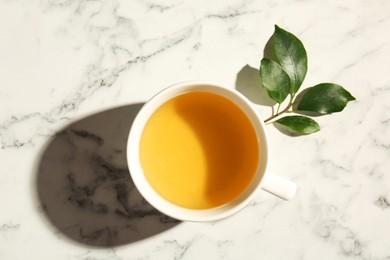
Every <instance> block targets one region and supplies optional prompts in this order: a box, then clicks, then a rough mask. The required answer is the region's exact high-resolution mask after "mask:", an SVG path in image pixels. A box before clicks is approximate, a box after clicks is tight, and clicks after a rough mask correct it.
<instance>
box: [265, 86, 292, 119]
mask: <svg viewBox="0 0 390 260" xmlns="http://www.w3.org/2000/svg"><path fill="white" fill-rule="evenodd" d="M294 96H295V93H293V94H291V95H290V101H289V102H288V105H287V107H286V108H285V109H283V110H282V111H280V112H279V109H280V104H279V105H278V108H277V110H276V114H274V115H272V116H271V117H269V118H267V119H266V120H264V123H266V124H267V123H269V121H271V120H272V119H274V118H276V117H278V116H280V115H281V114H284V113H286V112H290V110H289V109H290V108H291V107H292V105H293V103H294V102H293V99H294ZM271 123H272V122H271Z"/></svg>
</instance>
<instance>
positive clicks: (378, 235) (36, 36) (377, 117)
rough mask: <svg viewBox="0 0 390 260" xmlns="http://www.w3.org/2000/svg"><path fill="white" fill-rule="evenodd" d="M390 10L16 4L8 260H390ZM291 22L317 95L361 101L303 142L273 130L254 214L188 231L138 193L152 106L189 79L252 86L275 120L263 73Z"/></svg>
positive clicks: (8, 15) (3, 225)
mask: <svg viewBox="0 0 390 260" xmlns="http://www.w3.org/2000/svg"><path fill="white" fill-rule="evenodd" d="M388 10H390V2H388V1H385V0H377V1H371V2H367V1H363V0H358V1H354V0H346V1H343V2H340V1H334V0H330V1H326V2H324V1H321V2H320V1H318V2H314V1H297V0H292V1H282V2H281V1H274V0H270V1H253V0H228V1H225V0H224V1H222V0H217V1H205V0H200V1H183V0H179V1H170V0H135V1H122V0H114V1H107V0H81V1H74V0H60V1H52V0H43V1H23V0H15V1H2V2H0V57H1V58H0V82H1V86H0V107H1V109H0V158H1V163H2V167H1V171H0V206H1V211H0V212H1V213H0V259H83V260H86V259H138V260H139V259H145V260H146V259H159V260H160V259H177V260H178V259H180V260H181V259H183V260H185V259H272V260H278V259H296V260H309V259H310V260H311V259H359V260H383V259H390V249H389V248H390V242H389V241H390V222H389V218H390V210H389V209H390V202H389V201H390V188H389V187H390V177H389V174H388V173H389V169H390V150H389V147H390V135H389V127H390V112H389V109H390V105H389V102H388V101H389V99H390V80H389V77H388V76H387V75H388V68H389V64H390V56H389V53H390V37H389V36H388V34H387V33H386V32H387V31H388V28H389V26H390V14H389V11H388ZM274 24H278V25H280V26H282V27H284V28H286V29H288V30H290V31H292V32H294V33H295V34H296V35H297V36H299V38H300V39H302V41H303V42H304V44H305V47H306V49H307V51H308V54H309V71H308V74H307V77H306V79H305V82H304V87H308V86H312V85H314V84H317V83H320V82H326V81H331V82H337V83H339V84H341V85H343V86H344V87H346V88H347V89H348V90H349V91H351V93H352V94H353V95H354V96H355V97H356V98H357V100H356V101H355V102H353V103H351V104H350V105H348V107H347V108H346V109H345V111H343V112H342V113H338V114H334V115H331V116H323V117H317V118H316V120H317V121H318V122H319V124H320V126H321V128H322V129H321V131H320V132H319V133H316V134H314V135H309V136H303V137H294V138H293V137H290V136H286V135H284V134H283V133H281V132H280V131H279V130H278V129H277V128H275V127H273V126H267V130H268V134H269V139H270V140H269V141H270V146H271V150H270V157H271V161H270V166H269V168H270V170H272V171H274V172H277V173H280V174H282V175H284V176H286V177H288V178H290V179H292V180H294V181H295V182H296V183H297V185H298V193H297V196H296V197H295V198H294V199H293V200H292V201H290V202H284V201H281V200H279V199H277V198H274V197H272V196H271V195H269V194H267V193H265V192H262V191H259V193H258V194H257V196H256V197H255V199H254V200H253V201H252V202H251V203H250V204H249V205H248V206H247V207H246V208H245V209H243V210H242V211H240V212H239V213H238V214H236V215H234V216H232V217H230V218H228V219H225V220H222V221H218V222H212V223H187V222H180V221H177V220H174V219H172V218H170V217H168V216H165V215H163V214H162V213H160V212H158V211H157V210H155V209H154V208H153V207H151V206H150V205H149V204H148V203H147V202H146V201H145V200H144V199H143V198H142V196H141V195H140V194H139V192H138V191H137V189H136V188H135V186H134V184H133V182H132V180H131V178H130V175H129V170H128V166H127V162H126V141H127V135H128V132H129V130H130V127H131V124H132V121H133V120H134V117H135V116H136V114H137V113H138V111H139V110H140V109H141V107H142V105H143V104H144V102H146V101H147V100H148V99H149V98H150V97H152V96H153V95H154V94H156V93H157V92H158V91H160V90H161V89H162V88H164V87H166V86H169V85H171V84H173V83H176V82H180V81H184V80H191V79H203V80H212V81H217V82H220V83H222V84H225V85H226V86H227V87H230V88H236V89H237V90H238V91H240V92H241V93H243V94H244V95H245V96H246V97H247V98H248V99H249V100H251V101H252V102H253V103H254V104H255V106H256V108H257V109H258V111H259V113H260V114H261V115H262V116H263V117H267V116H269V115H270V113H271V111H272V109H271V108H270V106H271V105H272V104H273V103H272V102H270V100H269V98H267V96H266V93H265V92H264V91H263V90H262V89H261V84H260V83H259V81H258V73H259V71H258V66H259V62H260V60H261V58H262V57H263V56H265V55H267V49H266V48H265V46H266V45H267V43H268V41H269V39H270V36H271V35H272V32H273V26H274Z"/></svg>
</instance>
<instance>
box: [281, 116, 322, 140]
mask: <svg viewBox="0 0 390 260" xmlns="http://www.w3.org/2000/svg"><path fill="white" fill-rule="evenodd" d="M275 122H276V123H278V124H280V125H282V126H284V127H287V128H288V130H289V131H290V132H292V133H294V134H305V135H307V134H311V133H315V132H318V131H320V126H319V125H318V124H317V122H316V121H314V120H313V119H311V118H309V117H305V116H286V117H282V118H280V119H278V120H276V121H275Z"/></svg>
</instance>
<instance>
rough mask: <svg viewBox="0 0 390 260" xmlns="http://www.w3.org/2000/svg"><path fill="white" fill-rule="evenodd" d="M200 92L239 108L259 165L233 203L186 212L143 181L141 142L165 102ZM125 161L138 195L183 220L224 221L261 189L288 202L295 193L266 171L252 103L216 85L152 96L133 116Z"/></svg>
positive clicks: (191, 85)
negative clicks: (248, 124) (248, 125)
mask: <svg viewBox="0 0 390 260" xmlns="http://www.w3.org/2000/svg"><path fill="white" fill-rule="evenodd" d="M191 91H203V92H211V93H215V94H218V95H221V96H223V97H225V98H227V99H229V100H231V101H232V102H234V103H235V104H236V105H237V106H238V107H240V108H241V109H242V110H243V111H244V112H245V114H246V115H247V117H248V118H249V120H250V121H251V123H252V125H253V127H254V129H255V131H256V135H257V139H258V149H259V154H260V155H261V156H259V162H258V166H257V171H256V174H255V176H254V178H253V180H252V182H251V183H250V185H249V186H248V187H247V189H246V190H245V191H244V192H243V193H242V194H241V195H240V196H239V197H237V198H236V199H234V200H233V201H231V202H229V203H227V204H225V205H223V206H219V207H216V208H210V209H189V208H184V207H181V206H178V205H175V204H173V203H171V202H169V201H168V200H166V199H164V198H163V197H162V196H160V195H159V194H158V193H157V192H156V191H155V190H154V189H153V187H152V186H151V185H150V184H149V182H148V180H147V179H146V177H145V175H144V172H143V169H142V165H141V162H140V155H139V150H140V148H139V147H140V140H141V135H142V133H143V129H144V127H145V125H146V123H147V122H148V120H149V118H150V117H151V116H152V114H153V113H154V112H155V111H156V110H157V109H158V108H159V107H160V106H161V105H162V104H164V103H165V102H167V101H168V100H170V99H172V98H174V97H176V96H177V95H179V94H182V93H186V92H191ZM127 161H128V166H129V170H130V174H131V177H132V179H133V182H134V184H135V186H136V187H137V189H138V190H139V192H140V193H141V195H142V196H143V197H144V198H145V200H146V201H148V202H149V203H150V204H151V205H152V206H153V207H155V208H156V209H157V210H159V211H160V212H162V213H164V214H166V215H168V216H170V217H172V218H175V219H178V220H183V221H197V222H201V221H215V220H219V219H223V218H226V217H228V216H230V215H232V214H234V213H236V212H237V211H239V210H240V209H242V208H243V207H245V205H247V204H248V203H249V202H250V201H251V200H252V199H253V197H254V196H255V194H256V191H257V190H258V189H260V188H261V189H263V190H265V191H267V192H269V193H272V194H274V195H276V196H278V197H280V198H283V199H286V200H289V199H291V198H292V197H293V196H294V194H295V192H296V185H295V183H294V182H292V181H289V180H287V179H285V178H283V177H280V176H278V175H276V174H273V173H271V172H269V171H268V170H267V165H268V142H267V134H266V130H265V125H264V123H263V119H262V118H261V117H260V115H259V114H258V112H257V111H256V110H255V108H254V107H253V105H252V103H251V102H250V101H249V100H248V99H247V98H245V97H244V96H243V95H242V94H241V93H239V92H238V91H236V90H234V89H229V88H226V87H223V86H221V85H218V84H214V83H210V82H202V81H189V82H183V83H179V84H176V85H173V86H170V87H168V88H166V89H164V90H162V91H161V92H159V93H158V94H156V95H155V96H154V97H152V98H151V99H150V100H149V101H148V102H147V103H145V105H144V106H143V107H142V109H141V110H140V111H139V113H138V115H137V116H136V118H135V120H134V122H133V125H132V127H131V130H130V134H129V138H128V143H127Z"/></svg>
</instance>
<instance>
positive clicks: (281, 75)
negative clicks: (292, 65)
mask: <svg viewBox="0 0 390 260" xmlns="http://www.w3.org/2000/svg"><path fill="white" fill-rule="evenodd" d="M260 78H261V81H262V83H263V86H264V88H265V89H266V90H267V93H268V96H269V97H270V98H272V99H273V100H275V101H276V102H277V103H282V102H283V100H285V99H286V97H287V96H288V94H289V93H290V79H289V77H288V75H287V73H286V72H284V71H283V69H282V67H280V65H279V64H277V63H276V62H274V61H272V60H269V59H266V58H264V59H262V60H261V64H260Z"/></svg>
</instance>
